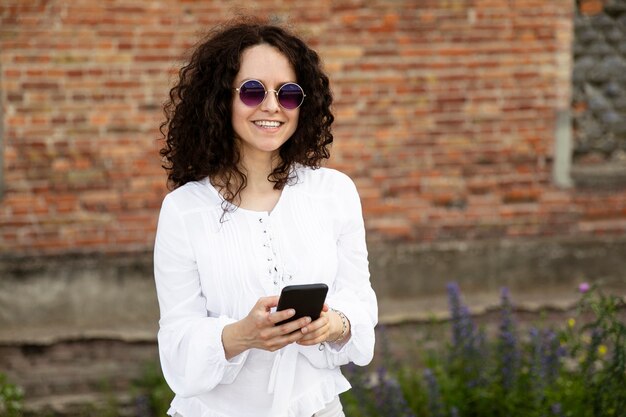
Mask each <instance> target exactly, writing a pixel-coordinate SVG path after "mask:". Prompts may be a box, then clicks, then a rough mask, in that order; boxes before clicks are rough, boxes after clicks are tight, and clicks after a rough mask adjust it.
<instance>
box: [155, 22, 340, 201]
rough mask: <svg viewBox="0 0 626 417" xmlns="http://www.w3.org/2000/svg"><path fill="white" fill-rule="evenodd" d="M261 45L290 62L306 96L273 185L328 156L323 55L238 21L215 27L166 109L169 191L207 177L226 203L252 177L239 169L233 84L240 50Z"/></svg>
mask: <svg viewBox="0 0 626 417" xmlns="http://www.w3.org/2000/svg"><path fill="white" fill-rule="evenodd" d="M259 44H269V45H271V46H273V47H275V48H276V49H278V50H279V51H280V52H281V53H283V54H284V55H285V56H286V57H287V59H288V60H289V62H290V63H291V65H292V66H293V68H294V70H295V73H296V78H297V82H298V84H300V85H301V86H302V88H303V89H304V91H305V92H306V99H305V100H304V102H303V103H302V106H301V107H300V115H299V119H298V127H297V129H296V131H295V132H294V134H293V135H292V136H291V138H289V140H288V141H287V142H285V143H284V144H283V145H282V146H281V148H280V150H279V155H280V162H279V165H278V166H276V167H275V169H274V170H273V171H272V173H271V174H270V175H269V176H268V180H269V181H271V182H273V183H274V188H275V189H282V188H283V187H284V186H285V184H287V183H288V182H289V181H290V180H292V179H293V176H294V173H293V170H292V167H293V166H294V165H295V164H302V165H304V166H309V167H313V168H317V167H319V166H320V163H321V161H322V160H323V159H327V158H329V156H330V153H329V146H330V144H331V143H332V141H333V135H332V133H331V124H332V123H333V120H334V116H333V114H332V113H331V110H330V106H331V104H332V94H331V91H330V86H329V80H328V77H327V76H326V74H325V73H324V72H323V70H322V68H321V62H320V58H319V56H318V54H317V53H316V52H315V51H313V50H312V49H311V48H309V47H308V46H307V45H306V44H305V43H304V42H303V41H302V40H301V39H300V38H298V37H297V36H295V35H294V34H292V33H291V32H289V31H288V30H286V29H284V28H282V27H279V26H276V25H272V24H268V23H265V22H262V21H259V20H252V19H250V18H244V19H238V20H236V21H233V22H230V23H228V24H226V25H224V26H221V27H217V28H215V29H213V30H212V31H211V32H210V33H209V34H208V36H207V37H206V38H205V39H204V40H202V41H201V42H200V43H199V44H198V45H197V46H196V47H195V49H194V51H193V53H192V55H191V58H190V60H189V63H187V64H186V65H185V66H183V67H182V68H181V70H180V71H179V79H178V83H177V84H176V85H175V86H174V87H173V88H172V89H171V90H170V93H169V100H168V101H167V102H166V103H165V105H164V113H165V117H166V120H165V121H164V122H163V123H162V124H161V126H160V131H161V134H162V135H163V138H164V139H165V145H164V147H163V148H162V149H161V150H160V154H161V156H162V157H163V160H164V165H163V168H165V169H166V170H167V172H168V186H169V187H170V189H174V188H177V187H180V186H181V185H183V184H185V183H187V182H190V181H198V180H201V179H204V178H206V177H209V178H210V179H211V180H214V181H218V183H219V186H220V187H221V188H222V193H223V194H224V198H225V200H226V201H228V202H229V203H234V202H236V201H237V200H238V199H239V195H240V192H241V190H243V189H244V188H245V187H246V181H247V178H246V175H245V173H244V172H243V171H242V170H241V167H240V166H239V162H240V154H239V151H238V147H237V143H236V139H235V132H234V129H233V126H232V124H231V113H232V101H233V99H234V97H235V94H234V93H233V83H234V80H235V77H236V76H237V74H238V73H239V68H240V64H241V55H242V53H243V51H244V50H246V49H247V48H249V47H251V46H255V45H259Z"/></svg>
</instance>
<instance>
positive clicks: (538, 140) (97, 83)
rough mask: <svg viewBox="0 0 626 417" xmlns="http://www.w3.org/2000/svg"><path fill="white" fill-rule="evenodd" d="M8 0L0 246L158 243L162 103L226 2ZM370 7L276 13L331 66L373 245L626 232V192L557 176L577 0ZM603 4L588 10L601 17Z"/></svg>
mask: <svg viewBox="0 0 626 417" xmlns="http://www.w3.org/2000/svg"><path fill="white" fill-rule="evenodd" d="M8 2H9V3H8V4H11V5H20V7H21V8H20V12H19V14H18V13H17V12H15V11H13V12H9V13H4V14H3V13H0V16H2V17H0V26H1V27H2V34H3V35H2V36H0V50H2V54H0V68H1V69H2V74H1V77H0V79H1V80H2V93H3V95H1V97H3V102H2V103H1V104H2V105H3V118H4V120H3V126H4V131H3V140H4V148H5V151H4V159H5V179H4V180H5V184H6V185H7V187H8V188H7V192H6V194H5V197H4V199H3V201H2V205H1V206H0V207H1V208H0V225H3V226H4V225H6V224H9V223H10V222H13V221H14V223H12V226H10V228H11V230H10V231H9V232H5V231H4V228H3V230H2V231H1V232H0V242H11V243H10V245H11V250H12V251H15V252H17V253H19V252H28V251H39V252H41V253H49V252H63V251H76V250H85V251H94V250H95V251H104V252H106V251H116V250H120V251H124V250H149V249H150V248H151V244H152V242H153V237H154V235H153V234H154V224H155V216H156V215H157V214H158V207H159V206H160V201H161V199H162V197H163V195H164V194H165V192H166V189H165V174H164V172H163V171H162V169H161V168H160V161H159V156H158V148H159V144H158V142H157V140H156V139H157V138H159V133H158V131H157V128H158V124H159V123H160V121H161V120H162V110H161V103H162V102H163V100H164V99H165V97H166V95H167V91H168V88H169V82H170V81H171V80H173V79H175V77H176V72H177V68H176V67H177V65H178V63H180V62H181V60H182V57H183V56H184V54H185V52H186V48H189V47H191V46H192V45H193V44H194V42H195V41H196V39H197V38H196V36H197V34H198V33H201V32H203V31H206V29H207V28H209V27H210V26H212V25H213V24H214V23H217V22H218V21H220V20H222V19H223V17H225V16H227V15H228V5H226V4H217V3H216V4H215V5H213V4H211V5H207V4H205V3H202V2H197V1H191V0H189V1H187V0H173V1H172V2H170V3H168V6H167V7H164V5H163V4H162V3H160V2H156V3H154V5H151V6H150V7H147V6H145V5H143V4H141V3H137V2H135V3H133V4H129V5H126V4H125V3H123V2H117V3H115V4H114V3H98V2H95V1H93V0H86V1H85V2H82V3H80V4H76V3H75V2H70V1H68V0H61V1H60V2H58V3H55V7H56V9H55V11H56V12H59V13H51V10H50V9H46V8H44V7H42V6H36V7H30V6H28V7H26V6H25V5H22V3H23V2H19V1H18V0H8ZM361 3H363V2H361ZM361 3H358V2H357V3H349V2H348V3H346V2H343V3H332V2H326V3H324V2H322V3H320V4H316V5H315V6H311V5H310V4H308V3H307V5H306V9H305V6H304V5H303V6H300V5H298V4H295V3H294V4H292V3H287V2H284V1H281V0H279V1H276V2H270V3H267V4H265V3H264V10H265V9H266V11H267V13H269V14H276V15H277V16H285V13H286V11H287V10H288V11H289V12H290V13H291V16H292V17H291V18H292V19H294V21H296V24H295V26H296V28H297V29H299V30H300V31H301V32H303V33H306V35H307V38H308V40H309V41H310V43H311V45H313V46H314V47H315V49H316V50H317V51H318V52H319V53H320V55H321V57H322V59H323V61H324V64H325V68H326V70H327V71H328V72H329V75H330V79H331V83H332V88H333V92H334V94H335V98H336V100H335V103H334V112H335V113H334V114H335V116H336V123H335V125H334V129H335V130H334V132H335V144H334V145H333V149H332V152H333V158H332V160H331V161H330V162H329V164H328V165H330V166H332V167H337V168H340V169H341V170H343V171H345V172H346V173H347V174H349V175H350V176H352V177H353V178H354V180H355V182H356V184H357V187H358V188H359V192H360V195H361V199H362V203H363V209H364V212H365V215H366V225H367V227H368V238H369V239H370V240H372V241H374V242H385V241H393V242H396V241H407V242H436V241H445V240H454V239H493V238H516V239H517V238H520V239H524V238H533V237H538V236H545V235H548V234H551V233H564V234H568V235H569V234H571V235H577V236H585V235H593V234H603V233H611V231H610V230H609V229H610V226H611V225H612V226H615V227H618V229H619V228H621V229H619V230H622V231H623V230H624V229H623V226H620V225H621V223H619V222H620V221H621V220H623V219H624V218H626V209H625V208H626V192H623V191H615V192H612V193H604V194H603V193H600V192H598V191H595V190H594V191H590V192H588V193H584V194H585V195H582V196H581V193H580V192H578V191H576V190H557V189H555V187H554V186H552V185H551V180H550V178H551V177H550V171H551V168H552V167H551V153H552V147H553V144H554V116H553V115H554V113H555V111H557V110H559V109H560V108H562V107H563V106H564V107H567V106H568V103H567V101H568V100H569V99H568V97H569V92H570V87H569V85H568V84H567V83H568V74H569V73H570V72H571V71H570V70H571V68H570V69H568V68H567V65H569V64H567V65H564V64H563V62H566V60H564V59H561V58H562V57H567V56H568V54H569V53H570V51H571V50H570V44H571V37H570V36H569V35H566V34H567V33H569V28H571V22H570V19H571V16H573V14H574V7H575V5H574V2H566V1H564V0H563V1H559V2H554V4H553V3H552V2H545V1H544V2H542V1H539V0H532V1H531V0H528V1H516V2H513V3H511V2H507V1H505V0H483V1H480V2H474V3H472V4H469V3H468V2H466V1H447V2H437V1H429V2H410V1H408V0H399V1H396V2H385V1H379V0H375V1H373V2H366V3H367V4H365V3H364V4H361ZM601 3H602V2H600V1H582V2H581V3H580V4H581V8H582V12H583V13H587V14H590V13H595V11H596V10H598V9H599V8H600V7H601V6H602V4H601ZM9 7H13V6H9ZM46 10H47V12H46ZM61 10H64V11H66V13H64V14H61V13H60V11H61ZM61 15H63V18H61V19H57V20H53V18H55V19H56V18H57V17H58V16H61ZM22 17H24V19H22ZM40 28H49V30H46V31H43V30H41V29H40ZM5 34H6V35H5ZM563 74H565V75H563ZM557 91H558V92H559V93H556V92H557ZM574 106H575V107H574V111H575V112H578V113H583V112H585V111H587V108H586V105H585V104H584V103H582V102H576V103H575V105H574ZM587 194H589V195H587ZM590 195H595V197H592V196H590ZM29 199H30V200H29ZM589 207H592V208H591V209H589ZM29 216H30V217H29ZM55 216H56V217H59V218H60V219H62V220H61V221H59V222H58V223H54V222H52V221H51V219H52V218H54V217H55ZM27 218H30V219H32V220H33V222H31V223H28V222H27V221H26V220H25V219H27ZM68 221H70V222H71V225H68V224H67V223H68ZM120 225H124V227H121V226H120ZM3 239H4V240H3ZM4 244H5V243H1V244H0V245H4Z"/></svg>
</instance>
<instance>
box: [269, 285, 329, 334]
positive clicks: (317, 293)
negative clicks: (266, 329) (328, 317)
mask: <svg viewBox="0 0 626 417" xmlns="http://www.w3.org/2000/svg"><path fill="white" fill-rule="evenodd" d="M326 293H328V286H327V285H326V284H304V285H287V286H286V287H285V288H283V290H282V291H281V293H280V298H279V299H278V307H276V311H280V310H286V309H288V308H293V309H294V310H296V314H295V315H293V316H292V317H290V318H288V319H287V320H283V321H281V322H280V323H276V325H277V326H279V325H281V324H284V323H288V322H290V321H292V320H297V319H299V318H301V317H306V316H309V317H311V320H312V321H314V320H317V319H318V318H319V317H320V313H321V312H322V308H323V307H324V301H325V300H326Z"/></svg>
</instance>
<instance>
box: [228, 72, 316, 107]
mask: <svg viewBox="0 0 626 417" xmlns="http://www.w3.org/2000/svg"><path fill="white" fill-rule="evenodd" d="M250 81H254V82H257V83H259V84H261V86H263V90H265V95H264V96H263V100H261V101H260V102H259V104H255V105H252V106H250V105H248V104H246V103H245V102H244V101H243V99H242V98H241V88H242V87H243V85H244V84H245V83H247V82H250ZM286 85H296V86H298V88H299V89H300V91H302V100H301V101H300V104H298V105H297V106H296V107H294V108H293V109H290V108H288V107H285V106H283V105H282V103H281V102H280V99H279V98H278V94H279V93H280V90H282V89H283V87H284V86H286ZM234 90H235V91H236V92H237V93H238V94H237V95H238V96H239V100H241V102H242V103H243V104H244V105H246V106H248V107H257V106H259V105H261V104H263V102H264V101H265V99H266V98H267V93H269V92H272V93H274V95H275V96H276V102H277V103H278V105H279V106H280V107H282V108H283V109H285V110H295V109H297V108H299V107H300V106H302V103H304V98H305V97H306V94H305V93H304V88H302V86H301V85H300V84H298V83H291V82H289V83H285V84H283V85H281V86H280V87H279V88H278V90H270V89H268V88H267V87H265V84H263V83H262V82H261V81H259V80H257V79H254V78H251V79H249V80H244V81H243V82H242V83H241V85H240V86H239V87H236V88H234Z"/></svg>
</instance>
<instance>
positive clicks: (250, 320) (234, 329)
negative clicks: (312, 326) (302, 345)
mask: <svg viewBox="0 0 626 417" xmlns="http://www.w3.org/2000/svg"><path fill="white" fill-rule="evenodd" d="M278 298H279V297H278V296H277V295H276V296H272V297H262V298H259V300H258V301H257V302H256V304H255V305H254V307H252V309H251V310H250V313H248V315H247V316H246V317H245V318H243V319H241V320H239V321H238V322H235V323H232V324H229V325H226V326H224V330H223V332H222V344H223V345H224V352H225V353H226V359H231V358H233V357H235V356H237V355H239V354H240V353H241V352H244V351H246V350H248V349H251V348H256V349H263V350H268V351H270V352H274V351H276V350H278V349H281V348H283V347H285V346H287V345H289V344H291V343H294V342H297V341H299V340H300V339H302V337H304V333H303V332H302V330H301V329H302V328H303V327H304V326H306V325H307V324H309V323H310V322H311V318H310V317H303V318H301V319H298V320H294V321H291V322H289V323H285V324H281V325H280V326H275V324H276V323H279V322H281V321H283V320H286V319H288V318H289V317H292V316H293V315H294V314H295V311H294V310H293V309H287V310H282V311H276V312H274V313H272V312H271V309H272V308H273V307H276V306H277V305H278Z"/></svg>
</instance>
